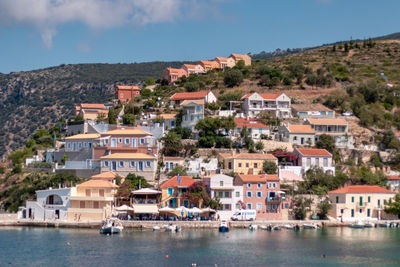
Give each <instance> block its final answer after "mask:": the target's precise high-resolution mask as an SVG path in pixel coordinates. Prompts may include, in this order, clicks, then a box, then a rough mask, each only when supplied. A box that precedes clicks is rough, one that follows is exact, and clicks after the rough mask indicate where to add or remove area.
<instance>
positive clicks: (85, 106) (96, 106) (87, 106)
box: [81, 103, 106, 109]
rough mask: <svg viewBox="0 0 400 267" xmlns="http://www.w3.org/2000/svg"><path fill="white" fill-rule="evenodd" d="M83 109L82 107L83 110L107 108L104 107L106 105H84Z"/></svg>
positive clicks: (82, 105)
mask: <svg viewBox="0 0 400 267" xmlns="http://www.w3.org/2000/svg"><path fill="white" fill-rule="evenodd" d="M81 107H82V109H84V108H94V109H105V108H106V107H105V106H104V104H86V103H82V104H81Z"/></svg>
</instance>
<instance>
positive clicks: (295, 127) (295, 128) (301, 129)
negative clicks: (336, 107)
mask: <svg viewBox="0 0 400 267" xmlns="http://www.w3.org/2000/svg"><path fill="white" fill-rule="evenodd" d="M288 130H289V132H291V133H311V134H313V133H315V132H314V130H313V129H312V128H311V125H300V124H289V126H288Z"/></svg>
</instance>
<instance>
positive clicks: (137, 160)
mask: <svg viewBox="0 0 400 267" xmlns="http://www.w3.org/2000/svg"><path fill="white" fill-rule="evenodd" d="M156 170H157V158H156V157H155V156H153V155H149V154H143V153H115V154H111V155H107V156H103V157H101V172H102V173H103V172H108V171H113V172H115V173H116V174H118V175H120V176H124V177H125V176H127V175H128V174H129V173H134V174H136V175H139V176H143V177H144V178H146V180H147V181H149V182H153V181H154V178H155V174H156Z"/></svg>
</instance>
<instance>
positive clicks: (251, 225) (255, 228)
mask: <svg viewBox="0 0 400 267" xmlns="http://www.w3.org/2000/svg"><path fill="white" fill-rule="evenodd" d="M249 229H250V230H251V231H254V230H257V229H258V225H254V224H250V226H249Z"/></svg>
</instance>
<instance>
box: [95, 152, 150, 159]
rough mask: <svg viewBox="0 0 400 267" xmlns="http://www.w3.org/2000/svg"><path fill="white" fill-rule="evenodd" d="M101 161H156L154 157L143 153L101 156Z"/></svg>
mask: <svg viewBox="0 0 400 267" xmlns="http://www.w3.org/2000/svg"><path fill="white" fill-rule="evenodd" d="M101 159H157V158H156V157H154V156H152V155H148V154H144V153H114V154H111V155H107V156H103V157H101Z"/></svg>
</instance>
